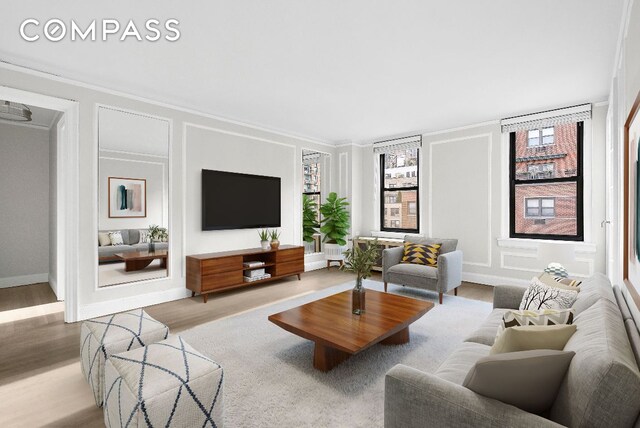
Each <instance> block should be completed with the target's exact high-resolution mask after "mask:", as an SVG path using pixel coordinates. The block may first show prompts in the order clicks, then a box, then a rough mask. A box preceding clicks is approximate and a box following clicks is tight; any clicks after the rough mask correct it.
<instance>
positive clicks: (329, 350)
mask: <svg viewBox="0 0 640 428" xmlns="http://www.w3.org/2000/svg"><path fill="white" fill-rule="evenodd" d="M431 308H433V303H431V302H425V301H423V300H416V299H410V298H408V297H402V296H397V295H395V294H389V293H381V292H379V291H374V290H367V293H366V311H365V313H364V314H362V315H354V314H352V313H351V290H348V291H344V292H342V293H338V294H334V295H332V296H329V297H325V298H324V299H320V300H316V301H314V302H311V303H307V304H306V305H302V306H298V307H296V308H293V309H289V310H287V311H284V312H280V313H277V314H273V315H270V316H269V321H271V322H272V323H274V324H276V325H278V326H280V327H282V328H283V329H285V330H287V331H290V332H291V333H293V334H296V335H298V336H300V337H304V338H305V339H309V340H311V341H313V342H315V349H314V352H313V367H315V368H316V369H318V370H322V371H329V370H331V369H332V368H334V367H335V366H337V365H338V364H340V363H341V362H342V361H344V360H346V359H347V358H349V357H350V356H351V355H354V354H357V353H358V352H361V351H363V350H365V349H367V348H369V347H371V346H373V345H375V344H376V343H381V344H383V345H400V344H403V343H407V342H409V324H411V323H413V322H414V321H416V320H417V319H418V318H420V317H422V316H423V315H424V314H426V313H427V312H428V311H429V310H430V309H431Z"/></svg>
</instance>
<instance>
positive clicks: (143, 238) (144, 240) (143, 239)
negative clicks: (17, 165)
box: [138, 229, 149, 244]
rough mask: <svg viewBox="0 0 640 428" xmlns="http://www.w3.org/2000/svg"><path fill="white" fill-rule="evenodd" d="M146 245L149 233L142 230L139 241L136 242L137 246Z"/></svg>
mask: <svg viewBox="0 0 640 428" xmlns="http://www.w3.org/2000/svg"><path fill="white" fill-rule="evenodd" d="M148 243H149V231H148V230H144V229H143V230H141V231H140V240H139V241H138V244H148Z"/></svg>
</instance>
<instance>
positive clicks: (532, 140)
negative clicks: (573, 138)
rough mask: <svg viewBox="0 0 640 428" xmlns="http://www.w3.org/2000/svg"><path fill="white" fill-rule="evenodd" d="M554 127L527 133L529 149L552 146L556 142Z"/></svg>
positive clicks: (532, 130) (531, 130)
mask: <svg viewBox="0 0 640 428" xmlns="http://www.w3.org/2000/svg"><path fill="white" fill-rule="evenodd" d="M554 134H555V131H554V128H553V126H550V127H547V128H541V129H530V130H529V131H527V147H530V148H531V147H540V146H550V145H552V144H553V143H554V142H555V135H554Z"/></svg>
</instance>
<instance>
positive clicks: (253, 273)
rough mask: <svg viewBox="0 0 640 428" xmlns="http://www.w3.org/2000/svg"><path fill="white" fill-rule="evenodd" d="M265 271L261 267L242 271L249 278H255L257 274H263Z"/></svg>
mask: <svg viewBox="0 0 640 428" xmlns="http://www.w3.org/2000/svg"><path fill="white" fill-rule="evenodd" d="M264 274H265V271H264V268H262V269H253V270H245V271H244V276H247V277H249V278H256V277H259V276H264Z"/></svg>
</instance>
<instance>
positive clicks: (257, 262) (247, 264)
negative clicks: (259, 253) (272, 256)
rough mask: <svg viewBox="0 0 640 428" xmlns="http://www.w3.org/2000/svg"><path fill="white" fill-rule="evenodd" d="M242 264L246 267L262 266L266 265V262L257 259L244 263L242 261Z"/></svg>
mask: <svg viewBox="0 0 640 428" xmlns="http://www.w3.org/2000/svg"><path fill="white" fill-rule="evenodd" d="M242 265H243V266H244V267H248V268H253V267H260V266H264V262H261V261H255V262H244V263H242Z"/></svg>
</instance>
